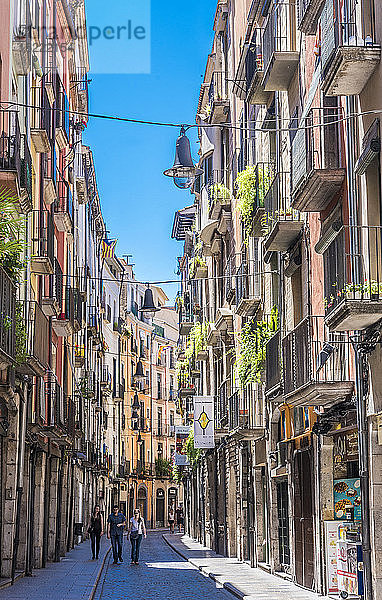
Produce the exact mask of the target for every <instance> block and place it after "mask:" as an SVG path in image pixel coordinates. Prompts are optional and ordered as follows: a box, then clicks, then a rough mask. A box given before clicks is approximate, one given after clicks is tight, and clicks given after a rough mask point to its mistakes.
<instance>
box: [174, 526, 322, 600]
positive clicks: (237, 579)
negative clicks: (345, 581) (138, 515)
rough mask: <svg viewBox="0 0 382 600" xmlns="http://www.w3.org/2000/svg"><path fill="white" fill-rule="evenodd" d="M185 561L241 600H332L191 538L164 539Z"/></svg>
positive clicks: (185, 536) (175, 537)
mask: <svg viewBox="0 0 382 600" xmlns="http://www.w3.org/2000/svg"><path fill="white" fill-rule="evenodd" d="M163 538H164V540H165V541H166V542H167V543H168V544H169V546H171V547H172V548H173V549H174V550H175V551H176V552H177V553H178V554H179V555H180V556H182V558H184V559H185V560H187V561H188V562H189V563H190V564H191V565H193V566H194V567H196V568H197V569H199V570H200V571H201V572H202V573H203V575H205V576H208V577H210V578H211V579H213V580H214V581H215V582H216V584H217V586H220V587H223V588H224V589H226V590H227V591H229V592H231V594H233V595H234V596H236V598H239V599H240V600H291V599H293V600H329V598H328V597H327V596H319V595H318V594H316V593H314V592H310V591H308V590H305V589H303V588H300V587H299V586H297V585H295V584H294V583H292V582H290V581H288V580H285V579H283V578H281V577H278V576H276V575H271V574H270V573H266V572H265V571H263V570H262V569H253V568H251V567H250V566H249V565H247V564H246V563H242V562H240V561H239V560H238V559H236V558H226V557H224V556H221V555H219V554H216V553H215V552H213V551H212V550H209V549H208V548H206V547H204V546H202V544H199V543H198V542H196V541H195V540H193V539H191V538H190V537H188V536H187V535H183V536H179V535H169V534H166V535H164V536H163Z"/></svg>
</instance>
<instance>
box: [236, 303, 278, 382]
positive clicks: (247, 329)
mask: <svg viewBox="0 0 382 600" xmlns="http://www.w3.org/2000/svg"><path fill="white" fill-rule="evenodd" d="M277 329H278V310H277V307H273V309H272V311H271V316H270V319H269V320H263V321H254V320H250V321H248V322H247V323H246V324H245V325H244V326H243V328H242V330H241V332H240V356H239V359H238V361H237V363H236V367H237V372H238V376H239V381H240V384H241V386H242V387H245V386H247V385H248V384H250V383H260V382H261V376H262V373H263V372H264V369H265V360H266V343H267V342H268V340H269V339H270V338H271V337H272V336H273V334H274V333H275V332H276V331H277Z"/></svg>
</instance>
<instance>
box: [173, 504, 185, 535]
mask: <svg viewBox="0 0 382 600" xmlns="http://www.w3.org/2000/svg"><path fill="white" fill-rule="evenodd" d="M175 514H176V524H177V525H178V531H179V533H182V528H183V525H184V514H183V506H182V505H181V504H179V506H178V508H177V509H176V511H175Z"/></svg>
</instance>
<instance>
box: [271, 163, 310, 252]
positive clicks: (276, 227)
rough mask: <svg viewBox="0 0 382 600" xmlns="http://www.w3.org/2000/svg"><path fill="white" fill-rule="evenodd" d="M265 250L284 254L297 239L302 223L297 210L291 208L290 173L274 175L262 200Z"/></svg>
mask: <svg viewBox="0 0 382 600" xmlns="http://www.w3.org/2000/svg"><path fill="white" fill-rule="evenodd" d="M264 208H265V215H264V232H263V233H264V234H265V233H267V234H268V235H267V238H266V240H265V244H264V246H265V249H266V250H268V251H270V252H286V251H287V250H288V249H289V248H290V247H291V245H292V244H293V243H294V242H295V241H296V239H297V238H298V236H299V234H300V232H301V229H302V226H303V221H302V217H301V215H300V213H299V211H298V210H296V209H295V208H292V206H291V179H290V173H286V172H281V173H277V174H276V175H275V178H274V179H273V181H272V183H271V184H270V186H269V190H268V192H267V194H266V196H265V199H264Z"/></svg>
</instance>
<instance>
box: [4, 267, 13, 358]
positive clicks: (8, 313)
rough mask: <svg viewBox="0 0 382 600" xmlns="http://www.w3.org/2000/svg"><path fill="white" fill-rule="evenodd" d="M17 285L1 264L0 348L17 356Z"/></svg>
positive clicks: (7, 353)
mask: <svg viewBox="0 0 382 600" xmlns="http://www.w3.org/2000/svg"><path fill="white" fill-rule="evenodd" d="M15 332H16V286H15V284H14V283H13V281H12V280H11V278H10V277H9V276H8V275H7V273H6V272H5V271H4V269H3V267H1V266H0V349H1V351H2V352H4V353H5V354H6V355H7V356H9V358H10V359H12V360H13V359H14V358H15V351H16V346H15V337H16V336H15Z"/></svg>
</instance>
